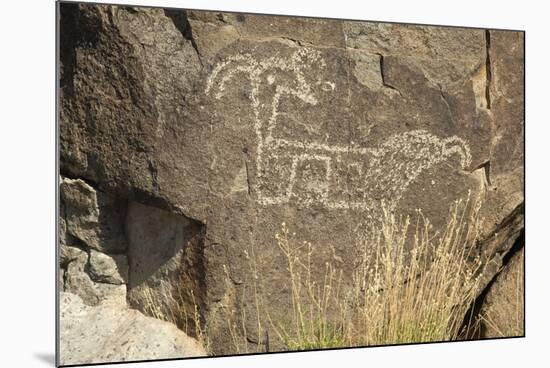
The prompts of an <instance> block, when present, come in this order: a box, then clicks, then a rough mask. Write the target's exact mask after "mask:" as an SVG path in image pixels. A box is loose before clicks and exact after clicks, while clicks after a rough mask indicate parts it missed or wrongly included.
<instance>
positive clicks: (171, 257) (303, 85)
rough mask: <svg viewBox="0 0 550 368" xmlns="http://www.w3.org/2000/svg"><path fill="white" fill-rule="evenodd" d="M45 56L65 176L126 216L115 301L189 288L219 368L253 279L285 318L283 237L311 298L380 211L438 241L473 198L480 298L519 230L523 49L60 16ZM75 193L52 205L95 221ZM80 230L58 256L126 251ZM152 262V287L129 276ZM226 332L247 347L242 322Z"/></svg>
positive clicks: (467, 35)
mask: <svg viewBox="0 0 550 368" xmlns="http://www.w3.org/2000/svg"><path fill="white" fill-rule="evenodd" d="M60 55H61V65H62V68H61V84H60V87H61V92H60V102H61V107H60V148H61V151H60V160H61V162H60V168H61V172H62V174H64V175H66V176H67V177H71V178H79V179H75V180H80V179H81V180H83V181H85V182H87V183H93V185H94V186H95V190H97V191H98V193H99V192H101V193H106V194H107V193H108V194H109V195H110V196H113V197H114V198H117V200H120V203H126V206H127V207H126V209H125V210H124V211H122V210H120V211H122V212H124V213H125V216H126V217H125V218H126V220H125V221H126V222H125V225H124V226H125V229H126V230H125V231H124V232H123V233H124V234H125V237H126V242H127V243H126V245H125V246H126V247H127V249H128V250H127V252H128V253H130V254H132V252H137V253H138V254H137V255H136V258H134V260H132V257H131V259H130V272H129V274H130V280H129V289H130V290H129V295H130V296H132V295H139V293H137V292H136V291H137V290H134V291H132V289H133V288H139V287H142V288H143V287H148V288H149V287H152V286H154V285H156V284H158V283H160V281H162V280H170V279H172V276H171V274H173V273H174V272H175V271H176V270H184V272H185V273H186V275H187V276H186V277H188V278H189V277H190V276H189V275H194V276H193V277H197V278H199V279H198V280H196V282H195V283H193V284H190V287H191V288H193V289H195V293H194V294H195V296H198V298H199V301H198V304H200V309H201V313H202V316H201V317H202V318H203V319H204V321H205V323H206V324H208V326H209V332H210V337H211V339H212V343H213V344H212V345H213V347H214V353H224V352H229V351H231V350H230V349H231V346H232V341H231V336H230V334H228V332H227V326H228V315H227V313H228V311H230V312H231V313H232V315H237V316H249V317H250V316H254V315H255V300H254V293H253V292H252V293H251V292H250V290H252V289H253V285H254V282H255V281H254V279H255V277H254V276H255V275H257V274H260V275H261V276H262V278H263V280H264V282H265V284H266V285H269V292H268V294H269V295H267V296H266V298H267V303H268V304H269V305H270V306H272V308H273V309H274V313H275V314H278V315H283V316H284V315H286V314H287V313H288V308H289V307H290V300H289V293H288V281H287V278H286V277H285V276H284V274H285V272H286V271H285V267H286V265H285V263H284V262H285V261H284V259H283V257H282V256H281V253H280V252H279V249H278V248H277V244H276V241H275V234H276V233H277V232H278V231H279V230H280V227H281V223H282V222H283V221H284V222H286V223H287V224H289V225H290V227H291V230H292V231H293V232H295V233H296V237H297V239H298V241H300V242H301V241H309V242H311V243H312V244H313V246H314V257H313V259H312V262H313V264H314V267H313V269H314V270H316V271H315V274H314V275H313V276H314V277H318V278H319V279H320V280H322V279H321V277H322V276H323V272H324V264H325V262H327V260H338V261H339V262H341V263H342V264H344V265H348V266H347V267H351V265H353V261H354V259H355V258H356V249H355V244H357V237H358V234H360V233H361V231H362V229H364V228H365V227H366V226H373V225H376V224H377V222H379V221H380V217H381V213H382V209H383V207H385V208H386V209H388V210H390V211H393V212H396V213H399V214H403V215H411V216H414V214H415V213H416V210H417V209H418V208H421V209H422V210H423V213H424V215H425V216H426V217H428V218H430V219H431V220H432V224H433V226H434V231H436V230H438V229H441V227H442V226H443V225H444V223H445V222H446V220H447V216H448V209H449V206H450V205H451V204H452V203H453V202H454V201H455V200H456V199H458V198H464V197H466V196H467V195H468V193H472V198H480V200H481V209H480V212H481V214H482V216H483V219H484V220H485V221H484V223H483V228H482V236H481V240H480V242H479V243H476V245H477V252H478V253H479V255H481V256H483V257H484V258H485V259H489V260H491V261H492V264H494V266H493V268H492V269H490V271H489V273H488V274H487V275H485V276H484V283H485V284H487V283H488V282H489V280H491V279H492V278H493V276H494V275H495V274H496V273H497V272H498V269H499V268H500V265H501V264H502V256H503V255H504V254H506V253H507V252H508V251H509V249H510V248H511V247H512V244H513V243H514V241H515V238H517V237H518V236H519V234H520V232H521V230H522V228H523V226H524V225H523V200H524V197H523V145H522V144H523V83H522V81H523V57H524V56H523V34H522V33H520V32H510V31H485V30H477V29H460V28H453V29H449V28H444V27H424V26H411V25H379V24H373V23H360V22H348V21H339V20H319V19H300V18H285V17H265V16H259V15H242V14H239V15H235V14H223V13H214V12H198V11H189V12H185V11H177V10H170V11H167V10H166V11H165V10H162V9H145V8H129V7H117V6H101V5H88V4H62V5H61V53H60ZM71 183H72V185H76V184H77V185H78V186H77V187H76V188H75V190H71V191H67V195H66V197H65V198H68V199H70V200H71V201H73V199H74V201H84V200H86V201H88V202H87V203H92V204H94V205H95V202H94V201H99V197H97V199H95V198H94V197H93V195H91V193H90V191H89V190H88V189H89V188H86V187H85V186H84V185H82V184H80V183H74V182H71ZM76 189H78V191H76ZM62 190H63V189H62ZM98 203H99V202H98ZM109 203H111V202H109ZM117 203H119V202H117ZM128 204H129V205H128ZM123 206H124V205H123ZM115 207H116V206H115ZM109 208H114V207H112V206H111V207H109V206H108V207H107V211H110V210H109ZM116 208H119V207H116ZM128 208H130V212H128ZM159 211H164V212H159ZM66 212H67V210H66ZM122 212H120V213H122ZM81 213H82V214H83V215H82V216H80V215H79V216H80V217H79V218H80V220H78V221H76V220H75V217H74V214H70V213H68V212H67V213H66V216H67V217H66V227H67V231H68V232H69V233H71V234H72V236H74V237H76V238H78V239H80V240H82V241H83V242H84V243H86V244H87V245H88V246H89V247H91V248H93V249H95V250H98V251H103V252H107V253H108V252H109V251H112V252H113V253H117V252H119V251H122V247H123V246H122V242H121V243H117V244H118V245H119V246H120V247H121V248H116V249H113V248H111V245H109V246H108V247H104V246H102V245H101V241H100V239H101V236H102V234H103V232H100V233H97V232H94V231H92V230H93V229H94V227H91V228H90V227H89V226H90V224H93V223H95V224H98V225H97V226H101V224H102V223H101V216H98V215H97V213H96V212H90V213H87V212H81ZM117 213H119V212H117ZM117 218H118V217H117ZM116 221H118V220H116ZM71 222H72V224H71ZM117 223H119V222H117ZM159 224H165V225H166V226H167V229H168V230H167V234H158V233H156V232H158V225H159ZM189 224H192V226H190V225H189ZM90 229H91V230H90ZM128 230H130V231H128ZM199 230H200V231H199ZM111 234H112V233H111ZM170 234H172V235H173V236H172V235H170ZM197 236H198V237H199V238H200V239H198V240H197V239H196V237H197ZM183 239H190V240H192V241H191V245H189V246H188V245H187V244H186V242H185V241H184V240H183ZM113 244H114V243H113ZM133 244H134V245H135V246H133ZM155 245H158V247H159V248H158V249H159V253H158V254H157V253H155V252H153V253H155V256H154V261H155V264H158V270H150V269H147V267H143V266H138V265H133V262H138V261H139V260H140V259H142V258H143V257H144V256H145V255H146V254H147V253H141V252H151V247H155ZM186 247H188V248H186ZM185 249H188V251H189V252H190V253H189V254H191V255H192V256H190V257H191V261H188V262H187V261H185V258H186V257H185V256H182V254H185V252H186V250H185ZM191 250H193V251H192V252H191ZM252 253H253V254H254V255H256V256H258V257H257V258H258V259H257V263H256V264H254V266H253V269H251V265H250V261H249V256H250V255H251V254H252ZM145 258H146V257H145ZM188 258H189V257H188ZM174 262H187V265H184V266H182V267H178V266H177V265H174V264H173V263H174ZM163 265H164V267H163ZM132 267H136V268H135V270H132ZM139 267H141V270H140V271H136V270H138V268H139ZM193 267H195V268H196V270H198V271H199V272H194V271H193V270H190V268H193ZM196 270H195V271H196ZM157 271H158V272H157ZM350 273H351V272H350ZM102 275H103V276H102V277H103V280H107V279H109V280H112V279H111V278H110V277H111V276H112V275H111V274H109V275H110V276H107V275H106V274H105V272H103V273H102ZM133 275H134V276H135V277H139V278H141V279H140V281H139V283H138V282H135V281H133V279H132V277H134V276H133ZM145 276H151V279H147V278H146V277H145ZM348 276H349V275H348ZM116 280H117V282H118V281H119V279H116ZM134 280H135V279H134ZM138 284H139V285H138ZM481 289H482V288H481ZM480 292H481V290H480ZM186 297H187V298H188V297H189V295H187V296H186ZM131 298H132V299H133V303H135V305H136V306H138V307H139V305H140V303H139V300H136V298H134V297H133V296H132V297H131ZM186 303H190V302H189V300H187V301H186ZM239 318H240V317H239ZM231 323H233V322H230V324H231ZM235 323H236V324H237V325H238V326H242V328H241V327H239V328H240V329H242V330H243V331H247V334H248V336H247V341H249V342H252V343H254V342H255V343H260V341H257V336H260V335H263V332H262V331H257V329H258V328H257V322H256V321H255V319H254V318H245V321H244V323H241V322H239V321H235Z"/></svg>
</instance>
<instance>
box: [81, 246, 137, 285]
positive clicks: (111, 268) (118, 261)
mask: <svg viewBox="0 0 550 368" xmlns="http://www.w3.org/2000/svg"><path fill="white" fill-rule="evenodd" d="M90 276H91V278H92V280H94V281H97V282H105V283H109V284H115V285H122V284H125V283H127V282H128V258H127V257H126V256H125V255H107V254H105V253H101V252H97V251H95V250H93V249H92V250H91V251H90Z"/></svg>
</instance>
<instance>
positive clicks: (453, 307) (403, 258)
mask: <svg viewBox="0 0 550 368" xmlns="http://www.w3.org/2000/svg"><path fill="white" fill-rule="evenodd" d="M477 225H478V221H477V207H476V206H471V205H470V201H469V200H466V201H457V202H456V203H455V204H453V206H452V207H451V209H450V212H449V218H448V221H447V224H446V226H445V228H444V229H443V231H442V232H441V233H438V232H435V233H434V232H433V231H432V227H431V225H430V222H429V220H428V219H426V218H425V217H423V216H422V214H421V212H418V217H417V221H416V223H415V225H414V228H411V224H410V221H409V218H404V219H403V218H398V217H396V216H395V215H394V214H392V213H390V212H389V211H386V210H385V211H384V215H383V219H382V223H381V226H378V227H374V226H373V227H372V228H370V229H367V231H365V233H364V234H362V237H361V240H360V241H359V244H358V249H360V250H361V252H360V255H359V257H358V259H359V261H358V264H357V265H355V266H356V267H355V270H354V272H353V276H352V278H351V282H349V281H348V282H345V281H344V280H343V278H342V275H343V271H344V270H343V269H338V268H336V267H335V266H334V265H333V264H332V263H326V264H325V272H324V275H325V277H324V279H323V280H320V282H317V281H316V280H315V279H314V277H312V272H313V266H312V257H314V250H313V247H312V245H311V244H310V243H307V242H305V243H302V244H297V242H296V240H295V237H294V236H293V234H291V232H290V230H289V228H288V226H286V225H285V224H283V226H282V230H281V232H280V233H279V234H277V236H276V239H277V244H278V246H279V249H280V250H281V252H282V254H283V255H284V257H285V259H286V261H287V271H288V277H289V284H290V289H291V295H290V297H291V299H292V310H291V311H290V312H291V318H290V321H289V322H288V321H285V322H282V321H274V320H273V317H272V316H271V313H270V310H269V308H265V309H264V311H265V315H266V316H267V319H268V322H269V325H270V326H271V328H272V329H273V330H274V331H275V333H276V334H277V336H278V337H279V338H280V339H281V340H282V341H283V342H284V344H285V345H286V347H287V348H288V349H291V350H307V349H318V348H328V347H341V346H368V345H386V344H399V343H411V342H427V341H447V340H453V339H456V338H458V336H459V334H460V332H461V331H460V329H461V327H462V322H463V320H464V317H465V315H466V313H467V310H468V308H469V307H470V305H471V304H472V303H473V301H474V299H475V297H476V292H477V290H478V287H479V279H480V278H479V274H480V272H481V271H482V265H481V262H480V260H479V259H474V260H472V259H471V257H470V254H469V252H470V250H471V249H473V246H472V245H473V244H474V242H475V240H476V238H477V235H478V226H477ZM411 232H412V233H413V235H412V236H411ZM304 251H305V252H304ZM304 253H305V256H304ZM264 307H265V305H264Z"/></svg>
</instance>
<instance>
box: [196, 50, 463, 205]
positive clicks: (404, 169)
mask: <svg viewBox="0 0 550 368" xmlns="http://www.w3.org/2000/svg"><path fill="white" fill-rule="evenodd" d="M325 66H326V64H325V61H324V60H323V58H322V57H321V54H320V53H319V52H318V51H316V50H313V49H308V48H300V49H298V50H297V51H295V52H294V53H293V54H292V56H291V57H289V58H282V57H270V58H267V59H264V60H256V59H255V58H254V57H253V56H252V55H250V54H238V55H233V56H229V57H228V58H227V59H226V60H224V61H222V62H220V63H219V64H217V65H216V66H215V67H214V69H213V70H212V73H211V74H210V76H209V78H208V80H207V84H206V89H205V93H206V94H211V95H213V97H214V98H215V99H217V100H220V99H222V98H223V97H224V95H225V91H226V88H227V86H228V84H229V83H232V82H233V83H237V82H239V83H240V82H241V81H242V79H238V78H239V77H241V76H242V77H244V78H246V79H248V80H249V82H250V85H251V87H252V88H251V91H250V93H249V95H248V97H249V99H250V104H251V107H252V110H253V112H254V117H253V126H254V131H255V134H256V138H257V149H256V171H255V172H256V180H255V183H256V184H255V186H254V188H252V189H253V191H254V192H255V194H256V196H257V201H258V202H259V203H261V204H263V205H279V204H284V203H299V204H301V205H304V206H312V205H321V206H324V207H327V208H331V209H358V210H367V211H369V212H370V213H372V212H373V211H374V210H375V208H378V207H379V206H380V201H381V200H385V201H387V202H388V203H390V206H395V204H396V203H398V202H399V200H400V199H401V197H402V196H403V193H404V192H405V190H406V189H407V187H408V186H409V185H410V184H411V183H412V182H413V181H414V180H415V179H416V178H417V177H418V176H419V175H420V174H421V173H422V172H424V171H426V170H428V169H430V168H431V167H433V166H434V165H436V164H438V163H441V162H443V161H446V160H450V159H451V158H457V159H458V160H459V161H460V164H461V166H462V167H463V168H465V167H467V166H468V165H470V161H471V156H470V149H469V146H468V144H467V143H466V142H465V141H464V140H463V139H461V138H459V137H457V136H452V137H447V138H441V137H438V136H435V135H433V134H431V133H429V132H427V131H425V130H412V131H409V132H405V133H400V134H396V135H392V136H390V137H388V138H387V139H386V140H385V141H384V142H383V143H381V144H379V145H378V146H376V147H362V146H357V145H355V144H353V143H352V144H350V145H338V144H327V143H326V142H322V141H319V140H318V139H317V140H316V139H311V140H308V141H305V140H304V141H299V140H292V139H288V138H283V137H281V136H280V134H279V135H278V134H277V133H278V130H280V122H281V121H282V120H283V119H286V120H285V121H286V122H287V123H288V122H289V121H290V122H292V123H293V124H295V125H297V124H301V122H297V121H292V119H291V118H290V117H289V116H288V114H287V112H283V111H280V104H281V99H282V98H288V97H290V98H296V99H298V100H299V101H300V102H301V103H303V104H306V105H310V106H315V105H317V104H318V99H317V97H316V95H315V94H314V92H313V90H314V88H315V87H317V88H318V89H319V90H321V91H324V92H326V93H331V92H332V91H335V90H337V88H338V87H337V84H336V83H334V82H332V81H328V80H317V81H313V83H311V82H310V81H308V79H307V78H306V76H305V74H304V68H312V67H317V68H319V69H323V68H324V67H325ZM281 73H282V74H284V76H285V77H280V75H279V74H281ZM289 75H290V76H291V77H290V78H289ZM263 86H270V88H273V86H275V90H274V93H273V95H270V96H271V97H270V101H261V99H262V97H264V96H266V95H265V94H262V87H263Z"/></svg>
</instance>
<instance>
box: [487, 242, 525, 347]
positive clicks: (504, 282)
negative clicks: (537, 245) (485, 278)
mask: <svg viewBox="0 0 550 368" xmlns="http://www.w3.org/2000/svg"><path fill="white" fill-rule="evenodd" d="M523 265H524V251H523V248H522V249H521V250H520V251H519V252H518V253H516V254H514V255H513V257H512V258H511V259H510V261H509V262H508V264H507V265H506V267H505V268H504V269H503V270H502V271H501V272H500V273H499V274H498V276H497V277H496V279H495V281H494V282H493V283H492V284H491V286H490V288H489V291H488V292H487V295H486V296H485V299H484V300H483V305H482V308H481V310H480V316H481V317H482V318H483V319H482V322H481V331H480V335H481V337H487V338H490V337H506V336H523V335H524V334H525V332H524V324H523V322H524V308H525V307H524V298H523V296H524V288H523V280H524V276H525V273H524V268H523Z"/></svg>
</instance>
